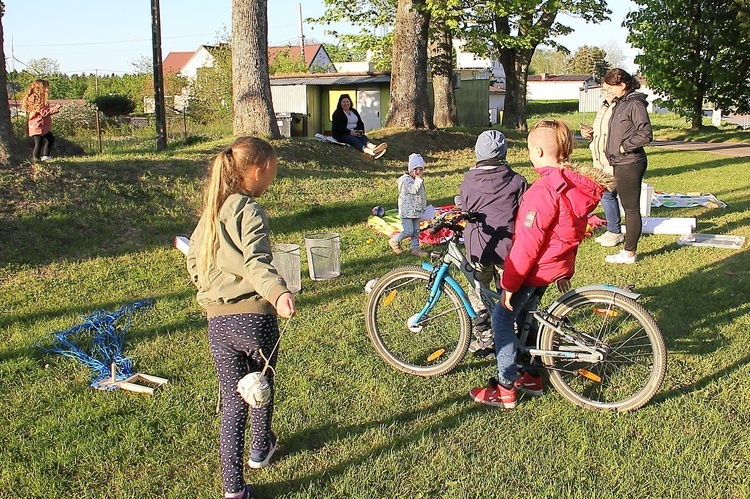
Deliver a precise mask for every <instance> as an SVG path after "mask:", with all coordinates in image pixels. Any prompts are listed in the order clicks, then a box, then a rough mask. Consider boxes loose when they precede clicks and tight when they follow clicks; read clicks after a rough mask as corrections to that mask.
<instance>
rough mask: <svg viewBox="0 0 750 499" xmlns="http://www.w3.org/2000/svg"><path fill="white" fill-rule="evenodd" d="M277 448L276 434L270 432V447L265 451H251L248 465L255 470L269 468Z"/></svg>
mask: <svg viewBox="0 0 750 499" xmlns="http://www.w3.org/2000/svg"><path fill="white" fill-rule="evenodd" d="M277 448H278V445H277V442H276V434H275V433H274V432H269V433H268V447H266V448H265V449H263V450H255V449H251V450H250V460H249V461H248V462H247V465H248V466H250V467H251V468H252V469H254V470H259V469H261V468H264V467H266V466H268V463H269V462H270V461H271V456H273V453H274V452H276V449H277Z"/></svg>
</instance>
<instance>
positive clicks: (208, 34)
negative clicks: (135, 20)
mask: <svg viewBox="0 0 750 499" xmlns="http://www.w3.org/2000/svg"><path fill="white" fill-rule="evenodd" d="M210 35H211V34H210V33H199V34H196V35H181V36H167V37H164V38H165V39H169V40H172V39H177V38H194V37H196V36H210ZM150 41H151V38H137V39H134V40H117V41H111V42H81V43H54V44H47V45H16V48H48V47H79V46H84V45H114V44H118V43H136V42H150Z"/></svg>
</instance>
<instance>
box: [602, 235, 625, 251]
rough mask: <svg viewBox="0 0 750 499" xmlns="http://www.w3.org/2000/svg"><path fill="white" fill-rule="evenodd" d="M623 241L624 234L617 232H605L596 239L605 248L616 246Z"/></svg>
mask: <svg viewBox="0 0 750 499" xmlns="http://www.w3.org/2000/svg"><path fill="white" fill-rule="evenodd" d="M624 241H625V236H624V235H623V234H617V233H615V232H605V233H604V234H603V235H601V236H599V237H598V238H597V240H596V242H597V243H599V244H601V245H602V246H604V247H605V248H611V247H613V246H617V245H618V244H622V243H623V242H624Z"/></svg>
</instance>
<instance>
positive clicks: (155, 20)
mask: <svg viewBox="0 0 750 499" xmlns="http://www.w3.org/2000/svg"><path fill="white" fill-rule="evenodd" d="M151 32H152V33H151V38H152V40H153V45H154V118H155V121H156V150H157V151H163V150H164V149H166V148H167V117H166V113H165V108H164V76H163V73H162V64H161V21H160V15H159V0H151Z"/></svg>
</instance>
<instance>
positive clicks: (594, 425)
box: [0, 116, 750, 498]
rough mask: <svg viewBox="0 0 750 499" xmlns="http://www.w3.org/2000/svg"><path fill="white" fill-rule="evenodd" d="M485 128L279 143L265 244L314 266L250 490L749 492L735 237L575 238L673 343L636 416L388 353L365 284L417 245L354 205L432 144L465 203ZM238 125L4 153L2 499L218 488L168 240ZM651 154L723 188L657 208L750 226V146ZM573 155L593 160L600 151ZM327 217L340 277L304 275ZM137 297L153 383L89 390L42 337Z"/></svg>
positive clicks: (210, 377) (189, 304)
mask: <svg viewBox="0 0 750 499" xmlns="http://www.w3.org/2000/svg"><path fill="white" fill-rule="evenodd" d="M569 118H570V122H571V124H575V123H577V122H578V121H580V117H579V116H572V117H569ZM592 118H593V116H592ZM655 128H656V123H655ZM479 132H480V130H479V129H473V130H464V129H461V130H454V131H440V132H426V131H423V132H412V131H403V130H381V131H376V132H374V133H372V135H373V137H374V138H376V139H378V140H387V141H388V143H389V148H388V154H387V155H386V156H384V158H383V159H381V160H379V161H377V162H374V161H370V160H367V159H365V158H364V157H363V156H361V155H360V154H359V153H357V152H355V151H353V150H352V149H350V148H339V147H338V146H334V145H329V144H324V143H321V142H318V141H316V140H313V139H282V140H277V141H275V142H274V145H275V146H276V148H277V151H278V154H279V157H280V168H279V174H278V177H277V179H276V181H275V182H274V183H273V184H272V186H271V188H270V189H269V191H268V192H267V193H266V195H265V196H264V197H263V198H262V199H261V202H262V204H263V205H264V206H265V207H266V209H267V211H268V213H269V216H270V218H271V226H272V229H273V242H275V243H295V244H300V245H301V246H302V248H303V249H302V254H303V256H302V272H303V276H302V277H303V279H302V290H301V291H300V292H299V293H298V295H297V304H298V310H299V313H298V315H297V316H295V317H294V318H293V319H292V320H291V321H290V322H289V324H288V327H287V329H286V332H285V334H284V337H283V340H282V343H281V347H280V348H281V355H280V357H279V359H280V360H279V364H278V367H277V378H276V379H277V385H276V387H277V398H276V408H275V415H274V424H273V426H274V429H275V430H276V431H277V433H278V435H279V440H280V445H281V446H280V450H279V452H278V453H277V454H276V457H275V458H274V460H273V465H272V466H270V467H269V468H266V469H264V470H261V471H255V472H252V471H251V470H249V469H247V471H246V479H247V480H248V481H249V482H251V483H254V484H255V486H256V491H257V495H258V497H262V498H264V497H363V498H371V497H378V498H380V497H408V498H412V497H425V498H426V497H458V498H463V497H508V498H513V497H521V496H524V497H550V498H556V497H592V496H597V497H613V498H621V497H632V498H642V497H678V498H683V497H716V498H725V497H732V498H742V497H750V474H748V465H749V463H750V430H748V428H749V427H750V402H749V401H750V388H748V387H749V386H750V353H749V352H750V334H748V331H749V330H750V304H748V297H749V296H750V272H749V271H748V269H750V256H748V252H747V250H746V249H743V250H742V251H733V250H726V249H714V248H698V247H688V246H679V245H677V244H676V242H675V241H676V238H677V236H672V235H645V236H644V237H643V238H642V239H641V241H640V244H639V261H638V264H636V265H632V266H612V265H605V263H604V257H605V255H607V254H609V253H611V252H612V250H611V249H605V248H602V247H600V246H599V245H598V244H596V243H595V242H594V241H593V240H586V241H584V243H583V244H582V245H581V248H580V251H579V257H578V264H577V273H576V275H575V277H574V279H573V284H574V285H584V284H588V283H608V284H614V285H618V286H623V287H624V286H629V285H632V286H634V287H635V290H636V291H638V292H640V293H642V294H643V296H642V298H641V300H640V303H642V304H643V305H644V306H646V308H648V309H649V310H650V311H651V312H652V313H653V315H654V316H655V318H656V319H657V321H658V323H659V325H660V327H661V330H662V332H663V334H664V337H665V340H666V343H667V347H668V350H669V361H668V372H667V376H666V378H665V382H664V384H663V386H662V389H661V391H660V392H659V393H658V394H657V395H656V397H655V398H654V400H653V401H652V402H651V403H649V404H648V405H647V406H645V407H644V408H643V409H641V410H639V411H637V412H634V413H627V414H612V413H603V412H594V411H590V410H585V409H581V408H579V407H576V406H573V405H571V404H569V403H566V402H565V401H564V400H563V399H562V398H561V397H560V396H559V395H557V394H556V393H555V392H554V391H553V390H552V389H551V388H550V387H548V386H547V387H545V392H544V395H543V396H542V397H540V398H529V397H526V398H522V399H521V400H520V403H519V405H518V407H517V409H515V410H512V411H503V410H501V409H493V408H488V407H484V406H481V405H478V404H475V403H474V402H473V401H471V400H470V399H469V397H468V396H467V393H468V390H469V389H470V388H471V387H473V386H476V385H479V384H484V383H485V382H486V380H487V378H488V377H490V376H491V375H493V372H494V369H493V366H494V363H493V362H489V361H477V360H474V359H473V358H471V357H467V359H466V360H464V361H463V362H462V363H461V364H460V365H459V367H458V368H457V369H456V370H455V371H454V372H453V373H451V374H449V375H447V376H444V377H440V378H435V379H420V378H416V377H412V376H408V375H405V374H399V373H397V372H395V371H393V370H392V369H390V368H388V367H387V366H386V365H385V364H384V363H383V362H382V361H381V360H380V359H379V358H378V357H377V356H376V355H375V353H374V350H373V348H372V347H371V346H370V344H369V342H368V339H367V337H366V333H365V326H364V306H365V294H364V292H363V287H364V285H365V283H366V282H367V281H368V280H369V279H371V278H373V277H377V276H379V275H381V274H383V273H385V272H386V271H387V270H389V269H391V268H393V267H395V266H400V265H407V264H414V263H416V262H417V258H416V257H413V256H412V255H408V254H404V255H400V256H397V255H395V254H393V253H392V252H391V251H390V249H389V248H388V245H387V238H386V237H384V236H380V235H378V234H377V233H375V232H374V231H373V230H371V229H369V228H368V227H367V226H366V223H365V220H366V218H367V216H368V215H369V214H370V210H371V208H372V207H373V206H374V205H382V206H385V207H387V208H389V207H393V206H395V203H396V199H397V191H396V182H395V181H396V177H397V176H398V175H399V174H400V173H401V172H402V171H404V170H405V168H406V158H407V156H408V154H409V153H412V152H419V153H421V154H422V155H423V156H424V158H425V160H426V161H427V170H426V177H425V179H426V180H425V185H426V188H427V194H428V198H429V201H430V202H431V203H432V204H434V205H442V204H446V203H450V202H452V200H453V196H454V195H455V194H457V193H458V188H459V185H460V182H461V179H462V175H463V173H464V172H465V171H466V169H467V168H468V167H469V166H471V165H472V164H473V162H474V156H473V145H474V140H475V138H476V136H477V134H478V133H479ZM508 136H509V151H508V159H509V161H510V162H511V163H512V165H513V167H514V168H516V169H517V170H518V171H520V172H521V173H523V174H524V175H526V176H527V178H528V179H529V180H534V179H535V178H536V174H535V173H534V172H533V170H532V169H531V167H530V164H529V162H528V159H527V153H526V148H525V142H524V137H523V135H522V134H520V133H516V132H514V133H509V134H508ZM743 138H744V136H743ZM229 141H230V139H224V140H212V141H206V142H202V143H197V144H193V145H189V146H184V147H175V148H170V150H169V151H168V152H167V153H164V154H156V153H152V152H147V151H141V152H131V153H122V154H117V155H104V156H89V157H83V158H70V159H63V160H59V161H55V162H52V163H44V164H40V165H28V164H26V165H24V166H22V167H21V168H18V169H13V170H8V169H5V170H0V196H1V197H2V199H3V201H4V203H3V209H2V212H0V234H1V237H0V304H2V315H0V418H1V423H0V498H5V497H8V498H16V497H71V498H73V497H74V498H100V497H118V498H119V497H125V498H146V497H148V498H151V497H154V498H155V497H200V498H203V497H205V498H211V497H220V496H221V494H222V490H221V477H220V468H219V459H218V441H217V439H218V426H219V417H218V416H217V414H216V403H217V382H216V378H215V374H214V370H213V365H212V362H211V359H210V356H209V352H208V346H207V341H206V332H205V331H206V323H205V318H204V314H203V312H202V310H201V308H200V307H199V306H198V304H197V303H196V301H195V296H194V289H193V287H192V285H191V284H190V281H189V279H188V276H187V272H186V271H185V261H184V257H183V255H182V254H181V253H180V252H178V251H177V250H176V249H174V248H173V246H172V239H173V238H174V236H175V235H189V233H190V231H191V230H192V227H193V225H194V224H195V222H196V219H197V216H196V213H197V210H198V208H199V202H200V191H201V183H202V178H203V175H204V172H205V168H206V166H207V165H208V162H209V161H210V159H211V158H212V157H213V155H214V154H216V153H217V152H218V151H219V150H220V149H221V148H222V147H224V146H225V145H226V144H227V143H228V142H229ZM647 151H648V153H649V169H648V171H647V172H646V181H647V182H649V183H651V184H653V185H654V186H655V188H656V190H657V191H669V192H693V191H702V192H709V193H712V194H714V195H716V196H717V197H718V198H719V199H720V200H722V201H724V202H725V203H727V208H726V209H709V208H690V209H679V210H674V209H666V208H654V209H653V211H652V216H664V217H669V216H678V217H696V218H697V220H698V228H697V231H698V232H702V233H711V234H732V235H739V236H745V237H747V238H748V239H749V240H750V158H730V157H724V156H718V155H714V154H709V153H698V152H682V151H676V150H672V149H660V148H655V147H650V148H648V150H647ZM575 158H576V159H577V160H578V161H581V162H585V161H588V159H589V154H588V148H587V147H586V146H585V145H581V146H579V147H578V148H577V149H576V151H575ZM597 214H599V215H600V216H602V217H603V215H602V213H601V210H600V209H599V210H598V211H597ZM320 231H333V232H338V233H339V234H340V235H341V259H342V261H341V268H342V275H341V277H339V278H337V279H333V280H327V281H312V280H310V279H309V278H308V276H307V270H308V269H307V259H306V257H305V256H304V245H303V241H304V236H305V234H307V233H312V232H320ZM747 245H748V243H746V244H745V248H747ZM556 296H557V292H556V291H552V290H550V292H549V293H548V295H547V296H546V297H545V299H546V300H551V299H553V298H555V297H556ZM142 298H154V299H155V300H156V304H155V305H154V307H153V309H152V310H150V311H149V312H146V313H144V314H142V315H137V316H136V318H135V319H134V321H133V322H132V325H131V327H130V330H129V332H128V334H127V336H126V344H125V354H126V355H129V356H130V357H132V359H133V364H134V367H135V369H136V370H137V371H140V372H144V373H149V374H154V375H157V376H161V377H164V378H168V379H169V383H168V384H167V385H164V386H162V387H160V388H158V389H157V391H156V393H155V394H154V396H151V397H149V396H145V395H136V394H131V393H126V392H100V391H95V390H92V389H91V388H90V387H89V383H90V379H91V375H92V372H91V371H90V370H89V369H88V368H87V367H85V366H84V365H82V364H80V363H78V362H77V361H75V360H72V359H69V358H66V357H63V356H61V355H56V354H48V353H45V352H44V351H43V349H42V348H41V347H42V346H49V345H50V344H51V339H52V333H53V332H55V331H61V330H64V329H67V328H69V327H71V326H73V325H75V324H78V323H79V322H80V320H81V318H82V317H84V316H86V315H88V314H90V313H92V312H94V311H96V310H100V309H107V310H114V309H117V308H119V307H120V306H122V305H124V304H126V303H131V302H134V301H136V300H138V299H142ZM285 322H286V321H282V326H284V324H285Z"/></svg>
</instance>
